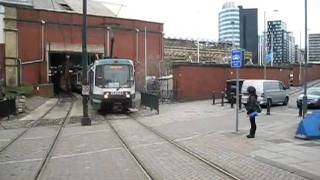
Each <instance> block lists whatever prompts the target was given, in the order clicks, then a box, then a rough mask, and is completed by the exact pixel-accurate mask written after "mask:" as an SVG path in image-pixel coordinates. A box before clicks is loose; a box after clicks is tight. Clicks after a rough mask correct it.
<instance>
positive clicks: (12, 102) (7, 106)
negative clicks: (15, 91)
mask: <svg viewBox="0 0 320 180" xmlns="http://www.w3.org/2000/svg"><path fill="white" fill-rule="evenodd" d="M16 110H17V109H16V99H15V98H8V99H5V100H0V118H2V117H6V116H7V117H9V116H10V115H11V114H16Z"/></svg>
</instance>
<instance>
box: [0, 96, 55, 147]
mask: <svg viewBox="0 0 320 180" xmlns="http://www.w3.org/2000/svg"><path fill="white" fill-rule="evenodd" d="M58 104H59V100H57V102H56V103H55V104H54V105H53V106H52V107H50V108H49V109H48V110H47V111H46V112H45V113H44V114H43V115H42V116H41V117H40V118H38V119H36V120H34V121H32V122H30V123H28V124H27V125H26V126H27V127H26V129H25V130H23V131H22V132H20V133H19V134H18V135H16V136H15V137H13V138H12V139H11V140H10V141H9V142H8V143H7V144H5V145H4V146H2V147H1V148H0V153H2V152H3V151H4V150H6V149H7V148H8V147H9V146H11V145H12V144H13V143H14V142H15V141H17V140H18V139H19V138H20V137H22V136H23V135H24V134H26V133H27V132H28V131H29V130H30V129H32V128H34V127H36V126H37V125H38V124H39V123H40V122H41V120H42V119H43V118H44V117H45V116H46V115H48V114H49V113H50V112H51V111H52V110H53V109H54V108H55V107H56V106H57V105H58Z"/></svg>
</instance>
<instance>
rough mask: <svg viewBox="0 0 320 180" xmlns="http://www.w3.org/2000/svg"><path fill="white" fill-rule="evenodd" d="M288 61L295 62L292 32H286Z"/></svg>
mask: <svg viewBox="0 0 320 180" xmlns="http://www.w3.org/2000/svg"><path fill="white" fill-rule="evenodd" d="M288 61H289V62H290V63H291V64H293V63H294V62H295V39H294V36H293V33H292V32H288Z"/></svg>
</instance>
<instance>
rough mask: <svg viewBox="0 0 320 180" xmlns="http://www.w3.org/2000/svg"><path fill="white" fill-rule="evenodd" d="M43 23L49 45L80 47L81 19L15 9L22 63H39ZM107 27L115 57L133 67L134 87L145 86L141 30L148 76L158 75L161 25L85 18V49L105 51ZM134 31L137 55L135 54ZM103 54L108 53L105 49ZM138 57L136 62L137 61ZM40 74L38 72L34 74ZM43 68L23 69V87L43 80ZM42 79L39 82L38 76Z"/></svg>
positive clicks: (36, 66)
mask: <svg viewBox="0 0 320 180" xmlns="http://www.w3.org/2000/svg"><path fill="white" fill-rule="evenodd" d="M41 20H44V21H45V22H46V23H45V25H44V40H45V44H48V43H51V42H52V43H65V44H81V43H82V41H81V39H82V38H81V37H82V36H81V28H82V27H81V25H82V16H81V15H80V14H75V13H63V12H51V11H45V10H34V9H24V8H19V9H18V31H19V58H20V59H21V60H22V61H23V62H26V61H31V60H38V59H41V24H40V21H41ZM107 26H114V28H113V34H114V38H115V44H114V54H113V55H114V57H118V58H129V59H132V60H134V63H135V65H136V80H137V85H138V86H142V84H143V83H144V54H145V49H144V28H145V27H146V29H147V59H148V75H158V74H159V72H158V68H157V67H158V63H159V61H160V60H161V58H162V56H163V54H162V53H163V50H162V31H163V24H162V23H153V22H146V21H140V20H130V19H121V18H112V17H101V16H88V45H99V46H102V47H105V48H106V47H107V29H106V27H107ZM136 29H139V30H140V31H139V35H138V54H137V53H136V47H137V44H136ZM104 52H107V50H106V49H104ZM137 56H138V59H137V58H136V57H137ZM39 67H40V68H39ZM34 71H41V72H34ZM46 74H47V72H46V65H39V63H36V64H31V65H26V66H25V67H23V69H22V83H23V84H37V83H39V81H41V82H40V83H46V82H44V81H45V80H46ZM39 75H41V77H40V78H39V77H38V76H39Z"/></svg>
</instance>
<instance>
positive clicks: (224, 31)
mask: <svg viewBox="0 0 320 180" xmlns="http://www.w3.org/2000/svg"><path fill="white" fill-rule="evenodd" d="M219 42H232V43H233V44H234V45H235V46H237V47H239V46H240V17H239V8H238V7H236V5H235V3H234V2H227V3H224V4H223V7H222V11H221V12H219Z"/></svg>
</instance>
